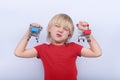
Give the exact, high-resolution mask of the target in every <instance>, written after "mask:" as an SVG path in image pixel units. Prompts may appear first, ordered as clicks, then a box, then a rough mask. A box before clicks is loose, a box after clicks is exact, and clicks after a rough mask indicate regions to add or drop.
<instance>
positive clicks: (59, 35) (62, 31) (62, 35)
mask: <svg viewBox="0 0 120 80" xmlns="http://www.w3.org/2000/svg"><path fill="white" fill-rule="evenodd" d="M49 32H50V36H51V40H52V43H55V44H56V43H59V44H64V43H65V42H66V41H67V39H68V38H69V33H70V30H69V28H68V27H65V26H60V25H58V24H55V25H52V26H50V28H49Z"/></svg>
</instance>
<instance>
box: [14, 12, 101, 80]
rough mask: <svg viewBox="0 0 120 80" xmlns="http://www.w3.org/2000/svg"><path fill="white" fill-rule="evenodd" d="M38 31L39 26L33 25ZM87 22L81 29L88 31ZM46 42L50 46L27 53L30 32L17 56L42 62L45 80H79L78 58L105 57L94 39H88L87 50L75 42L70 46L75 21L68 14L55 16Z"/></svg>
mask: <svg viewBox="0 0 120 80" xmlns="http://www.w3.org/2000/svg"><path fill="white" fill-rule="evenodd" d="M32 25H33V26H36V27H38V26H39V24H37V23H33V24H32ZM88 25H89V24H88V23H87V22H79V23H78V28H79V29H81V30H87V29H88ZM47 30H48V36H47V39H48V40H49V41H50V44H47V43H43V44H40V45H37V46H35V47H33V48H31V49H27V48H26V46H27V44H28V41H29V40H28V39H29V35H30V32H29V30H28V31H27V33H26V34H25V36H24V37H23V38H22V40H21V41H20V42H19V44H18V45H17V47H16V49H15V55H16V56H18V57H22V58H32V57H38V58H39V59H41V60H42V63H43V66H44V71H45V80H77V69H76V64H75V63H76V62H75V61H76V58H77V56H82V57H99V56H100V55H101V53H102V51H101V49H100V47H99V45H98V43H97V41H96V40H95V39H94V37H93V36H92V35H90V36H89V37H86V38H87V39H88V38H89V40H91V41H90V42H88V44H89V46H90V48H85V47H83V46H81V45H79V44H77V43H75V42H68V40H69V39H70V38H71V37H72V35H73V32H74V25H73V21H72V19H71V18H70V17H69V16H68V15H66V14H57V15H55V16H54V17H53V18H52V19H51V20H50V22H49V24H48V28H47Z"/></svg>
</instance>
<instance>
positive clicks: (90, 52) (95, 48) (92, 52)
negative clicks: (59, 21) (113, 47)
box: [77, 22, 102, 57]
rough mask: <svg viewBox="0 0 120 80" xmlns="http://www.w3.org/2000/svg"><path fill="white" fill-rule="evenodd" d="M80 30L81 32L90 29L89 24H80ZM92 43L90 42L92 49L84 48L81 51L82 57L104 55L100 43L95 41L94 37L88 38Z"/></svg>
mask: <svg viewBox="0 0 120 80" xmlns="http://www.w3.org/2000/svg"><path fill="white" fill-rule="evenodd" d="M77 26H78V28H79V29H81V30H87V29H88V28H89V24H88V23H87V22H79V23H78V24H77ZM86 38H87V39H88V40H90V42H88V44H89V46H90V48H85V47H83V48H82V50H81V56H83V57H99V56H101V54H102V50H101V48H100V46H99V44H98V42H97V41H96V40H95V39H94V37H93V36H92V35H90V36H89V37H86Z"/></svg>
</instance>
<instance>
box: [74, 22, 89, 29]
mask: <svg viewBox="0 0 120 80" xmlns="http://www.w3.org/2000/svg"><path fill="white" fill-rule="evenodd" d="M76 26H77V27H78V28H79V29H80V30H88V29H89V24H88V23H87V22H82V21H81V22H79V23H78V24H76Z"/></svg>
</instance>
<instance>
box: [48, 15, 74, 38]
mask: <svg viewBox="0 0 120 80" xmlns="http://www.w3.org/2000/svg"><path fill="white" fill-rule="evenodd" d="M55 24H59V25H60V26H65V27H68V28H69V39H70V38H71V37H72V35H73V32H74V24H73V21H72V19H71V17H70V16H68V15H67V14H63V13H61V14H57V15H55V16H54V17H53V18H52V19H51V20H50V21H49V23H48V28H49V27H50V26H53V25H55ZM50 38H51V36H50V32H49V31H48V34H47V40H50Z"/></svg>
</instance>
